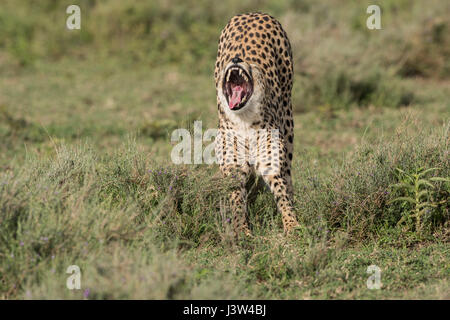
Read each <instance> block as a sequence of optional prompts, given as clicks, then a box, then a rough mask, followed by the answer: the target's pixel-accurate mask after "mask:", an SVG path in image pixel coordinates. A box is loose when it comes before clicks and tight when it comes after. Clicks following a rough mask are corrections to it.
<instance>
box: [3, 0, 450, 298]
mask: <svg viewBox="0 0 450 320" xmlns="http://www.w3.org/2000/svg"><path fill="white" fill-rule="evenodd" d="M39 3H40V4H39V5H38V4H34V5H17V4H15V2H14V1H6V2H5V6H2V8H1V9H0V38H1V39H3V40H0V72H1V73H2V75H1V76H0V298H2V299H39V298H43V299H61V298H62V299H83V298H85V296H87V298H88V299H247V298H248V299H252V298H254V299H397V298H400V299H424V298H428V299H429V298H436V299H449V298H450V296H449V292H450V283H449V281H448V279H449V278H450V246H449V240H450V232H449V230H450V219H449V218H450V214H449V203H448V198H449V193H450V183H449V182H448V179H449V177H450V163H449V162H450V161H449V159H450V157H449V126H450V122H449V120H450V104H449V102H448V97H449V96H450V90H449V86H448V70H449V69H448V65H447V64H448V61H449V59H446V57H448V48H449V46H448V41H449V39H448V36H447V34H448V33H446V32H444V31H442V30H446V28H448V20H445V19H442V18H443V17H444V18H445V16H443V14H444V13H445V10H444V7H445V6H448V4H447V3H446V2H445V1H432V2H430V4H421V3H415V4H414V5H410V3H409V2H407V1H380V5H381V7H382V10H383V16H382V19H383V20H382V26H383V30H382V31H375V32H369V31H368V30H366V29H365V27H364V26H365V17H366V15H365V8H366V4H365V3H360V2H356V1H355V2H341V1H327V2H323V3H321V2H319V3H315V2H312V1H250V2H248V3H247V4H241V3H240V2H238V1H229V2H224V3H221V4H218V5H217V6H215V7H214V8H213V7H209V6H208V4H209V1H204V2H202V4H201V5H200V4H197V3H195V5H193V3H191V2H190V1H187V2H186V1H169V2H168V4H166V5H164V3H167V2H164V3H163V2H162V1H161V2H158V1H155V2H148V3H147V4H143V3H141V2H138V1H111V2H108V3H103V2H102V3H96V4H94V3H93V2H89V3H90V4H89V5H88V2H82V3H81V6H82V10H83V8H85V9H86V8H89V10H87V9H86V15H87V16H86V17H85V19H84V20H83V21H85V22H84V23H85V24H84V25H83V26H84V27H83V26H82V28H84V29H83V31H82V32H81V33H79V34H77V33H68V32H67V31H66V30H64V29H61V30H59V29H58V28H54V22H53V21H59V20H58V19H60V20H61V21H62V25H63V26H64V17H65V15H64V12H65V10H64V8H65V5H66V2H65V1H40V2H39ZM86 6H87V7H86ZM187 7H193V9H192V10H186V8H187ZM61 8H62V9H63V10H60V9H61ZM13 9H14V10H13ZM256 9H258V10H260V11H267V12H270V13H272V14H273V15H275V16H276V17H277V18H279V19H280V21H281V22H282V24H283V25H284V27H285V29H286V30H287V33H288V35H289V36H290V38H291V42H292V44H293V50H294V58H295V70H296V73H295V85H294V93H293V105H294V110H295V114H294V118H295V119H294V120H295V140H294V141H295V155H294V164H293V177H294V189H295V199H294V200H295V209H296V212H297V216H298V219H299V221H300V222H301V226H302V227H301V228H300V230H299V231H297V232H296V233H295V234H293V235H290V236H285V235H284V234H283V232H282V230H283V229H282V222H281V218H280V216H279V215H278V214H277V213H276V209H275V204H274V201H273V199H272V197H271V196H270V194H268V193H262V194H259V195H258V196H257V198H256V200H255V202H254V203H252V204H251V205H250V206H249V220H250V225H251V227H252V229H253V230H252V231H253V234H254V237H253V238H251V239H247V240H242V241H236V240H235V239H233V237H232V236H231V230H230V228H231V226H230V224H229V222H228V219H229V218H230V210H229V208H228V206H227V201H226V200H227V195H228V188H229V187H228V186H229V184H228V181H227V180H224V179H222V178H221V177H220V175H219V174H218V168H217V167H216V166H208V165H196V166H193V165H192V166H177V165H174V164H172V163H171V161H170V152H171V150H172V145H171V143H170V134H171V132H172V131H173V130H174V129H175V128H187V129H189V128H192V126H193V122H194V121H195V120H202V121H203V130H206V129H208V128H214V127H216V125H217V115H216V112H217V111H216V105H215V89H214V81H213V77H212V67H213V63H214V55H215V50H216V45H217V37H218V35H219V32H220V29H221V27H222V26H223V25H224V24H225V23H226V21H227V19H228V18H229V17H230V16H231V15H233V14H234V13H236V12H241V11H249V10H256ZM30 12H34V14H33V15H31V16H30V15H29V14H30ZM27 17H28V18H29V19H28V18H27ZM430 17H431V19H429V18H430ZM47 18H51V19H47ZM404 21H409V22H408V23H405V22H404ZM424 21H428V22H427V23H423V22H424ZM33 26H39V28H34V27H33ZM151 39H153V40H154V41H151ZM430 39H431V40H430ZM44 40H48V41H49V42H48V43H51V45H48V46H46V45H45V43H47V42H45V41H44ZM380 48H383V50H380ZM405 52H408V55H405ZM446 65H447V66H446ZM432 168H436V169H432ZM431 169H432V170H431ZM426 170H429V171H428V172H426V173H424V174H423V175H422V176H420V178H422V179H423V180H424V181H426V182H427V183H422V184H419V183H418V181H419V179H416V177H418V176H417V175H419V174H421V173H422V172H425V171H426ZM422 208H424V209H425V210H421V209H422ZM70 265H78V266H79V267H80V268H81V290H73V291H71V290H68V289H67V288H66V279H67V278H68V276H69V275H68V274H66V269H67V267H68V266H70ZM370 265H377V266H378V267H379V268H380V269H381V282H382V287H381V289H380V290H369V289H368V288H367V286H366V281H367V279H368V278H369V276H370V274H368V273H367V272H366V270H367V267H368V266H370Z"/></svg>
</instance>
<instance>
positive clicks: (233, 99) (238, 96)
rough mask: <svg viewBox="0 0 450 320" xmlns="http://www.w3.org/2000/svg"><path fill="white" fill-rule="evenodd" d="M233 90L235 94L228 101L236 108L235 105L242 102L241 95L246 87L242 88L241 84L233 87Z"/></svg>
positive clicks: (231, 106)
mask: <svg viewBox="0 0 450 320" xmlns="http://www.w3.org/2000/svg"><path fill="white" fill-rule="evenodd" d="M232 90H233V94H232V95H231V98H230V101H229V102H228V105H229V107H230V109H234V107H236V106H237V105H239V103H241V96H242V92H243V91H244V88H242V87H241V86H235V87H234V88H232Z"/></svg>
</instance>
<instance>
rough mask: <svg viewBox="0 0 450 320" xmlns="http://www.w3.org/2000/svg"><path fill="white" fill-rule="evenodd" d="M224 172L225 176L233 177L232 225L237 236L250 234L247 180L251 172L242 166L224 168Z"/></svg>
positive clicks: (231, 198) (231, 199)
mask: <svg viewBox="0 0 450 320" xmlns="http://www.w3.org/2000/svg"><path fill="white" fill-rule="evenodd" d="M222 174H223V175H224V176H228V177H231V178H232V179H233V182H234V185H233V188H232V189H233V191H232V192H231V197H230V202H231V212H232V225H233V230H234V232H235V235H236V237H239V236H240V235H242V234H244V235H246V236H250V235H251V232H250V229H249V227H248V222H247V189H246V182H247V180H248V177H249V174H248V172H246V171H245V170H242V168H239V169H230V168H222Z"/></svg>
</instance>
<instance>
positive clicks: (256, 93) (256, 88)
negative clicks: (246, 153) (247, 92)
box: [218, 68, 263, 124]
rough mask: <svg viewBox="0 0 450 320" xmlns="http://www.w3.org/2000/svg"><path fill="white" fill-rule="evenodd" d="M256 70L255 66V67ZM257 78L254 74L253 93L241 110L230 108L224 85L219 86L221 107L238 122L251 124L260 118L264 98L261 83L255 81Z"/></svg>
mask: <svg viewBox="0 0 450 320" xmlns="http://www.w3.org/2000/svg"><path fill="white" fill-rule="evenodd" d="M253 70H254V71H256V70H255V68H254V69H253ZM222 79H223V78H222ZM255 79H258V77H256V75H254V76H253V80H254V81H253V94H252V95H251V97H250V99H249V100H248V101H247V103H246V104H245V105H244V106H243V107H242V108H241V109H239V110H236V111H233V110H232V109H230V107H229V106H228V103H227V99H226V98H225V95H224V93H223V91H222V85H220V86H219V90H218V95H219V101H220V107H221V108H222V109H223V111H224V112H225V113H226V115H227V116H228V118H229V119H230V120H231V121H232V122H233V123H236V124H239V123H240V122H246V123H248V124H251V123H252V122H254V121H256V120H259V118H260V113H259V111H260V108H261V103H262V100H263V95H262V90H261V87H260V85H259V84H258V83H257V82H256V81H255Z"/></svg>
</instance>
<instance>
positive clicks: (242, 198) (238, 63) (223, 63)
mask: <svg viewBox="0 0 450 320" xmlns="http://www.w3.org/2000/svg"><path fill="white" fill-rule="evenodd" d="M234 66H235V67H239V68H241V69H242V70H243V71H245V72H244V74H246V75H249V76H250V78H251V79H252V83H253V86H252V95H251V97H250V98H249V99H248V101H246V103H245V105H244V106H243V107H242V108H239V109H238V110H236V109H237V108H235V109H231V107H229V105H228V101H229V99H230V97H229V95H227V91H226V86H225V83H227V79H226V77H227V75H228V72H230V70H232V68H234ZM214 76H215V84H216V93H217V106H218V114H219V130H218V131H219V135H218V137H219V136H221V137H222V138H223V137H225V136H227V134H230V132H231V133H234V134H235V135H236V134H237V135H238V136H241V135H242V136H245V134H249V133H250V134H251V133H252V132H254V131H252V130H266V131H267V130H273V129H276V130H278V132H279V141H278V144H277V146H278V150H279V152H275V153H271V152H270V151H269V152H268V153H267V152H266V154H263V155H259V153H258V157H257V159H256V161H254V162H253V163H251V162H250V161H248V160H247V158H245V159H244V162H242V161H241V162H240V161H239V160H242V159H239V157H240V155H239V154H238V155H236V150H237V149H238V148H239V144H240V143H242V142H241V141H240V140H239V139H234V140H233V139H232V140H231V141H229V140H228V141H226V139H216V155H217V156H218V158H219V167H220V170H221V171H222V173H223V175H224V176H233V177H234V179H235V180H236V185H235V188H234V190H233V192H232V194H231V199H230V200H231V207H232V213H233V227H234V229H235V231H236V233H237V234H242V233H244V234H247V235H249V234H250V230H249V227H248V222H247V192H248V190H247V189H248V188H247V187H246V186H248V181H249V180H250V179H251V178H254V177H255V176H261V177H262V179H263V180H264V182H265V184H266V185H267V186H268V187H269V188H270V190H271V192H272V193H273V195H274V198H275V201H276V203H277V208H278V211H279V212H280V213H281V215H282V221H283V226H284V230H285V231H286V232H289V231H291V230H292V229H293V228H295V227H297V226H298V222H297V219H296V216H295V213H294V211H293V208H292V200H293V190H292V178H291V162H292V155H293V139H294V121H293V115H292V104H291V91H292V80H293V79H292V77H293V63H292V51H291V45H290V42H289V39H288V37H287V35H286V32H285V31H284V30H283V28H282V26H281V24H280V23H279V22H278V21H277V20H276V19H275V18H273V17H271V16H270V15H267V14H262V13H249V14H242V15H237V16H235V17H233V18H232V19H231V20H230V21H229V22H228V24H227V25H226V26H225V28H224V29H223V30H222V33H221V35H220V40H219V45H218V52H217V60H216V66H215V72H214ZM258 139H259V138H258ZM269 140H270V139H269ZM269 140H268V141H269ZM250 143H251V142H250ZM270 143H273V141H269V144H270ZM244 144H245V149H246V150H247V151H248V150H249V145H248V144H249V142H248V140H247V142H246V143H244ZM258 150H259V149H258ZM230 154H232V155H233V156H231V157H230ZM227 156H228V158H227ZM274 160H276V161H274ZM274 162H276V163H279V168H278V167H276V169H278V171H277V172H278V173H276V174H267V172H268V168H269V169H270V168H273V167H274ZM275 166H276V165H275Z"/></svg>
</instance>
